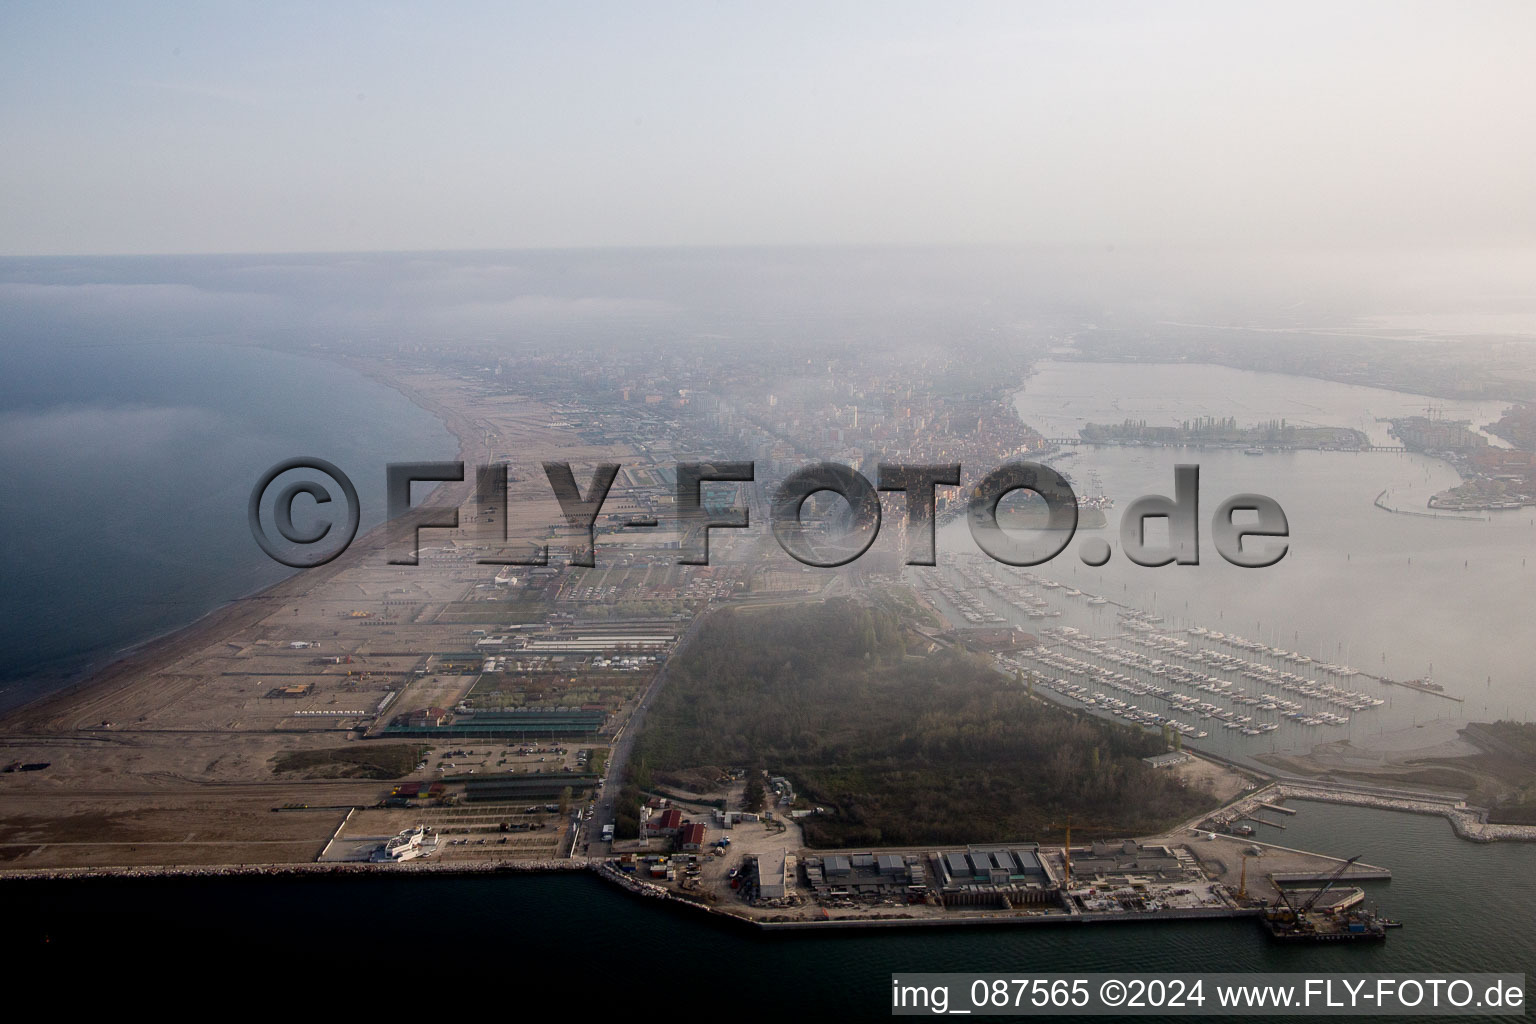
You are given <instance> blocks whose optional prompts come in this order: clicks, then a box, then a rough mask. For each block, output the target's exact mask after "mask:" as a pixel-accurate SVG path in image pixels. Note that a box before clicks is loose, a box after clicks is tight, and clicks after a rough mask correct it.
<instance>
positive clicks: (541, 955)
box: [0, 801, 1536, 1020]
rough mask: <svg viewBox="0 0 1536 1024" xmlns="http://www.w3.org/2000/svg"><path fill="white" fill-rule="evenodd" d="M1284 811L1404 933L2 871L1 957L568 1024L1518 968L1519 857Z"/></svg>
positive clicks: (1521, 920) (579, 883) (1526, 952)
mask: <svg viewBox="0 0 1536 1024" xmlns="http://www.w3.org/2000/svg"><path fill="white" fill-rule="evenodd" d="M1291 806H1292V807H1294V808H1295V809H1296V810H1297V811H1298V812H1299V813H1297V814H1296V815H1294V816H1290V817H1287V818H1286V819H1285V825H1286V830H1285V831H1284V832H1283V833H1276V835H1272V836H1271V835H1266V836H1265V837H1263V838H1264V839H1265V840H1266V841H1269V842H1276V843H1280V844H1282V845H1286V846H1293V847H1297V848H1302V849H1309V850H1316V851H1318V852H1322V853H1327V854H1332V855H1334V856H1339V857H1352V856H1357V855H1358V856H1360V857H1361V859H1362V860H1364V861H1366V862H1367V863H1371V864H1376V865H1380V866H1386V867H1389V868H1391V870H1392V873H1393V877H1392V879H1391V880H1390V881H1378V882H1365V883H1362V887H1363V888H1364V889H1365V890H1366V892H1367V900H1368V902H1369V903H1370V904H1371V905H1373V906H1374V907H1375V908H1376V909H1377V910H1378V911H1380V912H1381V913H1383V914H1385V915H1387V916H1390V917H1391V918H1393V919H1395V920H1399V921H1402V922H1404V927H1403V928H1401V929H1397V930H1394V931H1391V932H1389V933H1388V938H1387V940H1386V941H1385V942H1382V943H1364V944H1344V945H1315V946H1307V945H1281V944H1278V943H1276V942H1274V940H1272V939H1270V938H1268V937H1267V935H1266V934H1265V933H1264V932H1263V931H1262V929H1261V927H1260V925H1259V924H1258V923H1257V922H1256V921H1253V920H1243V919H1238V920H1220V921H1194V922H1159V923H1147V922H1135V923H1131V922H1128V923H1124V924H1105V925H1092V926H1079V925H1051V926H1007V925H999V926H995V927H979V928H973V927H964V928H922V929H913V930H901V929H883V930H862V931H860V930H850V931H828V932H820V933H809V934H808V933H804V932H795V933H777V934H771V933H764V932H760V931H758V930H755V929H753V928H751V927H748V926H745V925H741V924H738V923H734V922H729V921H722V920H720V919H718V918H716V917H713V916H710V915H708V914H706V913H704V912H703V911H700V910H696V909H693V908H689V907H681V906H677V905H671V904H662V903H658V902H657V901H655V900H651V899H646V898H643V897H638V896H633V895H631V894H629V893H628V892H626V891H624V890H622V889H619V888H617V887H616V886H613V885H611V884H609V883H606V882H603V881H601V880H600V879H598V878H597V877H595V876H593V875H589V874H587V873H584V872H583V873H560V874H537V875H505V876H485V875H473V876H444V875H425V876H413V877H400V876H378V875H374V876H369V877H361V878H358V877H346V878H341V877H325V876H320V877H302V878H293V877H258V878H190V879H186V878H176V879H169V878H140V879H76V880H65V881H54V880H50V881H47V882H30V881H29V882H8V883H5V884H4V887H3V888H0V895H3V897H4V899H5V906H6V916H5V927H4V929H3V932H0V944H4V945H5V946H8V947H11V949H12V954H11V957H10V958H9V959H8V961H7V962H8V964H9V965H10V966H12V967H13V968H14V967H19V966H20V965H22V964H27V965H28V966H36V967H38V968H39V969H43V970H46V969H48V968H49V967H53V966H56V967H58V968H60V969H61V970H64V969H67V968H68V967H69V966H70V965H75V964H81V963H89V964H103V965H115V966H118V967H124V968H134V967H137V966H139V965H144V966H146V967H148V968H151V973H152V974H153V973H156V972H158V971H163V970H167V969H170V970H174V971H175V972H176V973H177V974H178V975H183V974H185V975H187V976H191V975H193V974H195V973H197V972H199V971H204V970H208V971H214V972H217V973H220V974H229V973H236V972H251V973H252V974H253V975H260V976H261V977H263V978H264V979H265V982H266V983H267V984H270V985H276V986H278V987H280V988H282V987H285V986H297V985H303V986H310V985H314V984H323V985H326V986H336V987H337V988H339V989H347V990H357V989H360V988H362V987H365V986H367V985H370V984H373V983H374V982H377V981H381V980H383V978H385V977H386V976H387V977H389V978H390V979H391V981H392V982H393V983H395V984H401V985H406V986H411V985H414V984H416V983H417V981H418V980H419V981H420V982H421V983H423V984H426V983H428V981H429V979H430V980H431V981H433V982H441V981H442V979H443V978H444V977H450V976H451V977H453V978H455V979H458V983H459V984H462V985H465V986H468V987H469V988H471V989H473V988H474V987H475V986H478V985H493V986H494V987H495V992H496V997H497V998H498V999H499V1000H507V1001H508V1002H509V1005H523V1004H525V1003H527V1002H528V1001H530V1000H533V999H535V998H536V997H538V998H542V995H544V994H547V995H552V996H555V997H557V998H562V999H568V1000H570V1003H571V1006H572V1012H574V1013H575V1014H576V1015H577V1016H578V1018H579V1019H590V1018H591V1017H593V1016H595V1015H598V1014H601V1015H605V1016H606V1015H611V1014H612V1013H614V1012H621V1011H622V1010H623V1009H624V1008H625V1007H626V1005H627V1004H629V1003H632V1002H633V1001H634V1000H637V999H638V1000H642V1001H643V1000H645V999H648V998H652V997H654V996H655V994H656V993H657V992H660V991H672V990H689V991H696V992H698V993H699V995H700V999H701V1000H702V999H704V996H705V995H706V994H708V999H707V1000H705V1001H706V1002H708V1003H709V1004H710V1005H711V1006H712V1007H713V1010H712V1012H717V1013H729V1014H730V1015H731V1016H733V1017H737V1018H741V1019H747V1018H748V1017H750V1019H759V1018H761V1017H762V1016H763V1015H766V1014H768V1013H773V1014H781V1013H787V1012H797V1011H798V1012H805V1013H812V1014H813V1015H814V1016H815V1018H816V1019H826V1020H849V1019H852V1020H862V1019H871V1018H875V1017H880V1016H884V1015H885V1014H887V1013H888V1012H889V1009H890V1002H889V1001H890V998H891V997H890V984H891V978H892V976H901V975H903V974H909V973H913V972H957V973H966V972H985V973H1006V974H1009V975H1011V976H1021V977H1040V976H1051V977H1054V976H1064V977H1069V978H1070V977H1071V976H1072V975H1073V973H1074V972H1115V971H1127V972H1173V971H1211V972H1229V973H1230V972H1237V973H1243V972H1260V971H1269V972H1292V973H1304V972H1320V973H1333V972H1344V971H1349V972H1361V971H1363V972H1392V973H1428V972H1433V973H1435V974H1445V973H1447V972H1453V973H1459V972H1467V973H1473V972H1477V973H1483V972H1516V973H1532V970H1531V969H1532V968H1533V967H1536V934H1533V929H1532V926H1531V921H1532V918H1533V915H1536V873H1533V871H1532V867H1533V865H1536V850H1533V849H1532V847H1530V846H1528V845H1519V844H1490V845H1478V844H1473V843H1469V842H1466V841H1464V840H1461V839H1458V838H1456V836H1455V835H1454V834H1453V833H1452V832H1451V828H1450V826H1449V824H1448V823H1447V822H1445V821H1444V820H1443V819H1441V818H1437V817H1427V816H1419V815H1411V814H1403V813H1397V812H1390V811H1383V810H1376V809H1370V808H1358V807H1345V806H1340V805H1336V804H1321V803H1315V802H1306V801H1296V802H1293V803H1292V804H1291ZM1261 862H1262V858H1260V859H1259V861H1255V862H1250V866H1251V868H1252V869H1253V870H1259V868H1258V867H1256V866H1255V865H1257V864H1259V863H1261ZM422 974H425V975H427V976H428V977H420V975H422ZM402 996H403V992H402ZM738 1002H739V1003H740V1005H736V1004H737V1003H738ZM716 1003H719V1004H720V1005H718V1006H717V1005H715V1004H716ZM748 1007H750V1009H749V1008H748ZM1249 1016H1250V1017H1251V1016H1252V1015H1249ZM1155 1019H1173V1018H1172V1017H1168V1018H1155ZM1460 1019H1466V1018H1460ZM1487 1019H1494V1018H1491V1017H1490V1018H1487Z"/></svg>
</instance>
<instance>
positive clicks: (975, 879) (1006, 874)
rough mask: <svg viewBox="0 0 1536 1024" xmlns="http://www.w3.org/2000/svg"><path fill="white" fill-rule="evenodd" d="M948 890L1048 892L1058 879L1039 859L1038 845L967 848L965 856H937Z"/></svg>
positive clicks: (1018, 844)
mask: <svg viewBox="0 0 1536 1024" xmlns="http://www.w3.org/2000/svg"><path fill="white" fill-rule="evenodd" d="M934 860H935V861H936V862H937V863H938V865H939V870H940V872H941V878H942V880H943V884H944V887H945V888H946V889H968V888H973V887H977V886H985V887H989V888H1008V887H1016V888H1033V889H1046V888H1050V887H1052V886H1054V885H1056V884H1057V879H1056V877H1055V875H1054V874H1053V873H1052V871H1051V869H1050V867H1049V866H1047V864H1046V862H1045V858H1043V857H1041V856H1040V846H1039V844H1038V843H1014V844H1010V845H1005V846H968V847H966V849H965V852H964V853H961V852H959V851H951V852H949V853H943V854H938V853H936V854H934Z"/></svg>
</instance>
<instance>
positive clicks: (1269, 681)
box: [1129, 634, 1386, 711]
mask: <svg viewBox="0 0 1536 1024" xmlns="http://www.w3.org/2000/svg"><path fill="white" fill-rule="evenodd" d="M1129 639H1131V641H1132V642H1133V643H1138V644H1142V645H1143V646H1146V647H1148V648H1151V649H1152V650H1155V651H1157V652H1158V653H1160V654H1166V655H1169V656H1170V657H1174V658H1179V659H1182V660H1184V661H1186V662H1188V663H1189V664H1192V665H1198V666H1202V667H1205V666H1209V667H1213V668H1216V669H1218V670H1220V671H1223V672H1227V673H1230V674H1233V675H1237V676H1241V677H1243V678H1244V679H1249V680H1251V681H1253V682H1255V683H1258V684H1259V685H1261V686H1266V687H1271V688H1274V689H1280V690H1285V691H1287V692H1289V693H1295V694H1298V695H1300V696H1303V697H1311V698H1313V699H1315V700H1323V701H1327V702H1328V703H1330V704H1333V705H1335V706H1337V707H1341V708H1348V709H1349V710H1351V711H1364V710H1365V709H1366V708H1372V707H1379V706H1380V705H1382V704H1384V703H1386V702H1385V701H1384V700H1382V699H1381V698H1380V697H1372V696H1371V695H1370V694H1368V693H1361V692H1360V691H1358V690H1346V689H1344V688H1343V687H1340V686H1337V685H1335V684H1333V683H1327V682H1323V681H1321V680H1317V679H1308V678H1307V677H1306V676H1303V675H1298V674H1297V673H1295V672H1291V671H1288V670H1284V669H1275V668H1271V667H1270V666H1268V665H1263V664H1260V663H1258V662H1253V661H1248V660H1246V659H1244V658H1239V657H1237V656H1236V655H1232V654H1225V653H1223V652H1221V651H1215V650H1211V649H1209V648H1195V647H1192V646H1191V645H1190V643H1189V641H1188V640H1185V639H1184V638H1183V637H1178V636H1170V635H1167V634H1147V635H1143V636H1141V637H1134V638H1129ZM1154 674H1161V673H1159V672H1157V671H1156V670H1155V669H1154ZM1239 692H1241V691H1239Z"/></svg>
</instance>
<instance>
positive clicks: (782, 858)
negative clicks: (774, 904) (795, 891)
mask: <svg viewBox="0 0 1536 1024" xmlns="http://www.w3.org/2000/svg"><path fill="white" fill-rule="evenodd" d="M788 894H789V851H788V850H785V849H782V848H781V849H779V850H778V852H776V853H765V854H760V855H758V858H757V896H758V899H763V900H781V899H783V898H784V897H785V896H786V895H788Z"/></svg>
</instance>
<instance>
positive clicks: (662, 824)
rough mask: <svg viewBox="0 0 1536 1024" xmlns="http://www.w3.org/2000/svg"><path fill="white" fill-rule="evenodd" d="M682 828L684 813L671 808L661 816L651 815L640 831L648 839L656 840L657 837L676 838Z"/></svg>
mask: <svg viewBox="0 0 1536 1024" xmlns="http://www.w3.org/2000/svg"><path fill="white" fill-rule="evenodd" d="M682 827H683V812H682V811H680V810H678V809H677V808H676V807H670V808H668V809H667V810H665V811H662V812H661V813H660V814H653V815H651V816H650V817H649V818H648V819H646V822H645V824H644V825H642V826H640V829H641V832H642V834H643V835H644V837H645V838H646V839H654V838H656V837H657V836H675V835H677V833H678V832H680V831H681V830H682Z"/></svg>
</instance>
